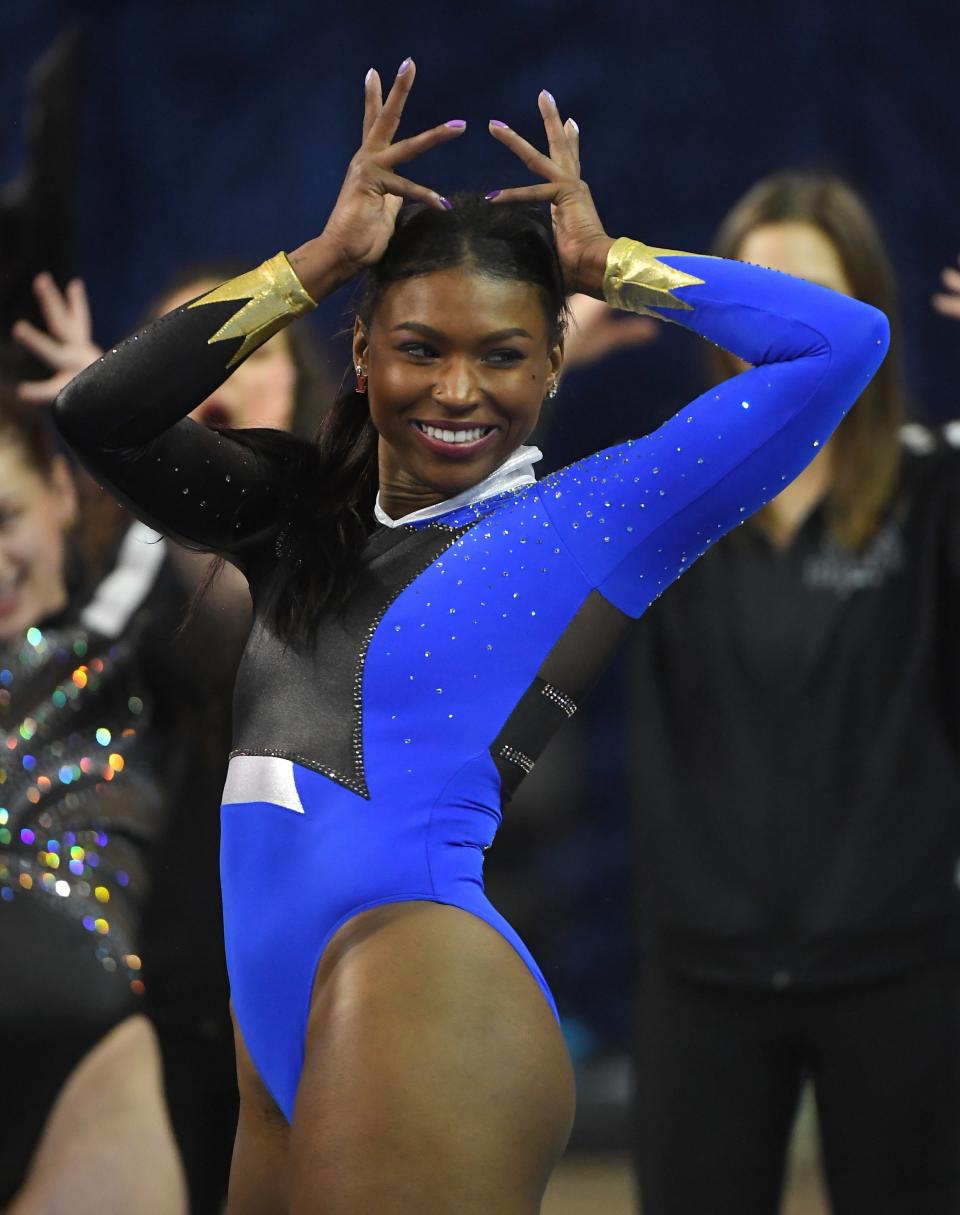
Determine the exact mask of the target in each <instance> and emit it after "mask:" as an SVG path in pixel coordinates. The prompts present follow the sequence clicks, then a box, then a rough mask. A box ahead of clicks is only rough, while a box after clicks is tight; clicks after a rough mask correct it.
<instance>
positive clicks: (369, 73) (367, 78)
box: [363, 68, 373, 85]
mask: <svg viewBox="0 0 960 1215" xmlns="http://www.w3.org/2000/svg"><path fill="white" fill-rule="evenodd" d="M372 79H373V68H370V69H369V70H368V71H367V74H366V76H364V78H363V83H364V84H365V85H367V84H369V83H370V81H371V80H372Z"/></svg>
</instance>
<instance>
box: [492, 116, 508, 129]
mask: <svg viewBox="0 0 960 1215" xmlns="http://www.w3.org/2000/svg"><path fill="white" fill-rule="evenodd" d="M490 125H491V126H492V127H503V128H504V129H505V130H509V129H510V128H509V127H508V126H507V124H506V123H505V122H501V121H500V119H499V118H491V119H490Z"/></svg>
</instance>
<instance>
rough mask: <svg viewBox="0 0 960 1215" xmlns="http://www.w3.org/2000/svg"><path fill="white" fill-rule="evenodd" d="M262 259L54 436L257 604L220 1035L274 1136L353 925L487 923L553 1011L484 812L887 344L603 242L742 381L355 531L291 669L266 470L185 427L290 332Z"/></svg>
mask: <svg viewBox="0 0 960 1215" xmlns="http://www.w3.org/2000/svg"><path fill="white" fill-rule="evenodd" d="M280 261H281V259H280V258H278V259H274V260H273V261H272V262H270V263H267V264H266V266H265V267H264V268H262V270H261V272H260V275H261V277H259V278H258V272H252V273H251V274H250V275H247V276H244V277H243V278H242V279H238V280H234V281H233V282H232V283H231V284H227V285H225V287H223V288H220V289H218V291H216V292H213V293H211V295H209V296H206V297H204V298H203V299H202V300H200V301H195V302H194V304H193V305H191V306H187V307H185V308H181V309H179V310H178V311H176V312H174V313H172V314H170V315H169V316H167V317H164V318H161V319H160V320H159V321H156V322H155V323H154V324H153V325H151V326H149V327H148V328H147V329H146V330H144V331H143V332H141V333H140V334H139V335H137V337H135V338H132V339H130V340H128V341H127V342H125V343H124V344H123V345H122V346H120V347H118V348H117V350H115V351H112V352H111V353H110V354H108V355H107V356H105V358H104V359H103V360H101V362H100V363H99V364H97V365H95V366H94V367H93V368H92V369H90V370H89V371H87V372H86V373H84V374H83V375H82V376H80V377H79V378H78V379H77V380H75V381H74V383H73V384H72V385H71V386H70V387H69V388H68V389H67V390H66V392H65V393H64V394H63V395H62V396H61V398H60V401H59V402H58V405H57V417H58V420H59V424H60V426H61V429H62V430H63V432H64V434H65V436H66V437H67V439H68V440H69V441H70V442H71V444H72V445H73V446H74V447H75V449H76V450H77V451H78V453H79V454H80V456H81V458H82V459H84V461H85V463H86V464H87V465H88V467H89V468H90V469H91V471H93V473H94V475H96V476H97V477H98V478H99V479H100V480H102V481H103V482H104V483H105V484H106V485H108V486H109V487H110V488H112V490H113V492H114V493H116V494H117V496H118V497H120V498H121V499H122V500H123V501H125V502H127V503H128V504H129V505H130V506H131V508H132V509H133V510H134V511H136V512H137V513H138V514H139V515H140V516H141V517H142V518H144V519H145V520H146V521H147V522H149V523H150V524H151V525H152V526H154V527H157V528H158V529H160V530H163V531H165V532H167V533H168V534H170V535H172V536H174V537H175V538H183V539H185V540H186V541H188V542H190V543H193V544H194V545H200V546H203V547H205V548H209V549H212V550H216V551H219V552H222V553H224V554H226V556H227V557H228V558H229V559H230V560H231V561H233V562H234V563H235V564H236V565H237V566H239V568H240V569H242V570H243V571H244V573H245V574H246V576H247V578H248V580H249V582H250V586H251V590H252V593H253V599H254V604H255V611H256V616H255V622H254V626H253V630H252V633H251V636H250V640H249V642H248V645H247V649H246V653H245V656H244V659H243V662H242V664H241V669H240V673H239V676H238V680H237V685H236V695H235V719H234V748H235V750H234V753H233V759H232V762H231V768H230V773H229V776H228V780H227V787H226V789H225V792H224V809H223V823H222V826H223V836H222V865H221V874H222V881H223V893H224V916H225V923H226V936H227V954H228V962H229V968H230V976H231V986H232V994H233V1002H234V1008H235V1010H236V1014H237V1017H238V1020H239V1023H240V1026H241V1029H242V1032H243V1034H244V1038H245V1041H246V1044H247V1046H248V1048H249V1050H250V1053H251V1055H252V1057H253V1059H254V1062H255V1063H256V1065H257V1068H258V1069H259V1071H260V1074H261V1075H262V1077H263V1079H264V1081H265V1082H266V1083H267V1085H268V1086H269V1087H270V1089H271V1091H272V1092H273V1094H274V1096H275V1098H276V1100H277V1102H278V1103H279V1105H280V1106H281V1108H282V1109H283V1110H284V1112H285V1113H286V1115H287V1117H291V1116H292V1110H293V1102H294V1097H295V1094H296V1089H297V1083H298V1079H299V1074H300V1070H301V1066H302V1060H303V1045H304V1031H305V1025H306V1018H307V1013H308V1008H309V1001H310V994H311V988H312V983H313V978H314V974H315V971H316V966H317V963H318V959H319V957H320V955H321V953H322V951H323V949H324V947H325V945H326V943H327V942H328V941H329V939H330V937H331V935H332V934H333V933H334V932H335V931H336V929H337V928H338V926H340V925H341V924H343V923H344V922H345V921H346V920H347V919H349V918H350V917H351V916H353V915H355V914H357V912H358V911H360V910H362V909H364V908H368V907H371V906H375V905H377V904H379V903H385V902H392V901H402V900H411V899H417V900H422V899H425V900H432V901H436V902H440V903H447V904H452V905H454V906H457V907H461V908H463V909H465V910H467V911H469V912H471V913H472V914H474V915H476V916H479V917H480V918H482V919H483V920H485V921H486V922H487V923H488V924H490V925H491V926H492V927H493V928H495V929H496V930H497V931H498V932H500V933H501V934H502V935H503V936H504V937H505V938H506V939H507V940H509V941H510V942H511V944H512V945H513V946H514V948H515V949H516V950H517V951H518V952H519V954H520V955H521V957H522V958H523V959H524V961H525V962H526V964H527V965H528V967H529V968H530V970H531V973H532V974H533V975H534V977H535V979H536V980H537V982H538V983H539V984H540V986H541V988H542V990H543V992H544V995H545V996H546V998H547V999H548V1000H550V1002H551V1006H552V1000H551V997H550V993H549V989H548V988H547V986H546V983H545V981H544V979H543V976H542V975H541V974H540V971H539V970H538V968H537V967H536V964H535V963H534V961H533V959H532V958H531V957H530V954H529V952H528V951H527V950H526V948H525V946H524V945H523V943H522V942H521V941H520V940H519V938H518V937H517V935H516V933H515V932H514V931H513V929H512V928H511V927H510V926H509V925H508V924H507V923H506V921H505V920H504V919H503V918H502V917H501V916H500V915H499V914H498V913H497V912H496V910H495V909H494V908H493V907H492V906H491V905H490V903H489V902H488V901H487V899H486V896H485V894H484V891H483V877H482V866H483V854H484V851H485V850H486V848H488V847H489V845H490V843H491V841H492V840H493V836H494V833H495V831H496V828H497V825H498V823H499V821H500V815H501V806H502V803H503V801H504V800H505V799H506V797H508V796H509V794H510V793H511V792H512V790H513V789H514V788H515V787H516V785H517V784H518V783H519V781H520V780H521V779H522V778H523V775H524V774H525V773H526V772H527V771H529V769H530V768H531V766H532V765H533V763H534V761H535V760H536V758H537V756H538V755H539V754H540V752H541V750H542V748H543V746H544V745H545V743H546V741H547V739H548V738H549V737H550V736H551V735H552V734H553V732H554V731H555V730H556V729H557V727H558V726H559V725H561V724H562V723H563V722H564V721H565V720H566V718H567V717H568V716H569V715H570V714H572V713H573V711H574V709H575V707H576V704H577V702H578V701H579V700H580V699H581V697H582V696H583V695H584V693H585V691H586V689H587V688H588V687H589V685H590V684H591V683H592V682H593V680H594V679H595V678H596V676H597V674H598V673H599V671H600V669H601V668H602V666H603V664H604V662H605V661H606V660H607V658H608V656H609V655H610V653H611V651H612V649H613V647H614V645H615V644H616V642H617V640H618V638H619V637H620V635H621V634H622V632H623V630H624V628H625V627H626V626H627V625H628V623H629V621H630V620H631V619H632V618H635V617H637V616H639V615H640V614H641V613H642V612H643V610H644V609H645V608H646V607H647V605H648V604H649V603H650V602H651V600H652V599H653V598H655V597H656V596H657V595H658V594H659V593H660V592H661V591H662V590H663V589H664V588H665V587H666V586H667V585H669V583H670V582H672V581H673V580H674V579H675V578H676V577H677V576H678V575H679V574H681V573H682V572H683V571H684V569H686V568H687V567H688V566H689V565H690V563H691V562H693V561H695V560H696V558H697V557H698V556H699V555H700V554H701V553H702V552H703V551H704V549H705V548H707V546H709V545H710V544H711V543H712V542H713V541H714V540H716V539H717V538H718V537H720V536H721V535H723V534H724V533H725V532H726V531H728V530H729V529H730V528H732V527H734V526H735V525H736V524H738V523H740V522H742V521H743V520H744V519H745V518H746V517H747V516H748V515H749V514H750V513H752V512H753V511H755V510H756V509H757V508H758V507H759V506H760V505H761V504H762V503H764V502H765V501H767V500H768V499H769V498H771V497H773V496H774V495H775V494H776V493H777V492H778V491H779V490H780V489H781V488H782V487H783V485H784V484H785V483H786V482H788V481H790V480H792V479H793V477H795V476H796V475H797V473H798V472H799V471H800V470H801V469H802V468H803V467H804V466H805V465H806V464H807V463H808V461H809V460H810V459H811V458H812V457H813V456H814V455H815V454H816V450H817V447H818V446H819V445H820V444H821V443H822V442H823V441H825V440H826V439H827V438H828V437H829V435H830V433H831V432H832V430H833V428H834V427H835V426H836V424H837V423H838V422H839V420H840V419H841V417H842V416H843V414H844V412H845V411H846V409H847V408H848V407H849V406H850V404H851V403H852V402H853V401H854V400H855V399H856V398H857V397H858V396H859V395H860V393H861V392H862V391H863V388H864V386H865V385H866V383H867V382H868V380H869V379H870V377H871V376H872V375H873V373H874V371H875V370H876V368H877V366H878V365H879V363H880V361H881V360H882V358H883V354H884V352H885V349H886V341H887V326H886V321H885V318H884V317H883V316H882V315H881V314H879V313H878V312H876V310H875V309H873V308H870V307H868V306H867V305H864V304H862V303H860V302H858V301H856V300H852V299H849V298H847V297H844V296H840V295H836V294H834V293H832V292H830V291H827V290H825V289H823V288H820V287H816V286H812V285H810V284H808V283H804V282H801V281H799V280H797V279H793V278H789V277H787V276H786V275H782V274H777V273H774V272H771V271H767V270H761V269H758V268H757V267H753V266H747V265H743V264H740V263H735V262H727V261H722V260H720V259H713V258H702V257H697V256H692V255H688V254H677V253H667V252H665V251H662V250H660V251H654V250H649V249H647V247H646V246H642V245H638V244H636V243H635V242H623V241H621V242H617V245H615V246H614V253H613V254H612V261H611V262H610V263H608V268H609V267H612V271H611V270H609V269H608V283H609V284H610V288H609V298H611V301H612V302H615V303H618V304H620V305H621V306H624V307H632V308H634V310H638V311H639V310H648V311H651V312H652V313H653V314H654V315H659V316H662V317H665V318H669V319H672V320H676V321H678V322H679V323H681V324H684V325H686V326H688V327H690V328H691V329H694V330H695V331H697V332H699V333H701V334H703V335H704V336H706V337H708V338H710V339H711V340H712V341H714V342H716V343H718V344H719V345H721V346H723V347H725V348H726V349H729V350H732V351H733V352H734V353H736V354H738V355H739V356H740V357H741V358H743V359H745V360H747V361H748V362H750V363H752V364H753V365H754V366H753V368H752V369H751V370H749V371H747V372H745V373H744V374H743V375H740V376H737V377H736V378H734V379H731V380H729V381H727V382H726V383H725V384H723V385H722V386H720V387H719V388H716V389H714V390H711V391H710V392H708V393H706V394H705V395H704V396H702V397H700V398H699V399H697V400H696V401H694V402H692V403H691V404H690V405H688V406H686V407H685V408H684V409H682V410H681V411H680V413H678V414H677V415H676V416H675V417H674V418H672V419H671V420H670V421H669V422H667V423H666V424H665V425H664V426H662V427H661V428H660V429H659V430H657V431H656V432H655V433H654V434H652V435H649V436H647V437H646V438H643V439H639V440H636V441H632V442H628V443H623V444H621V445H619V446H617V447H613V448H610V449H608V450H606V451H602V452H599V453H598V454H596V455H593V456H590V457H589V458H587V459H585V460H581V461H579V462H578V463H576V464H574V465H571V466H570V467H568V468H565V469H563V470H561V471H560V472H558V473H554V474H552V475H551V476H548V477H546V478H545V479H544V480H542V481H540V482H539V483H536V484H533V485H528V486H526V487H524V488H521V489H519V490H517V491H515V492H509V493H505V494H499V495H494V496H492V497H488V498H485V499H483V500H481V501H475V502H473V503H471V504H468V505H467V506H464V507H460V508H457V509H452V510H449V511H447V512H446V513H443V512H441V513H440V514H439V515H438V516H437V517H435V518H432V519H430V520H429V521H426V522H420V523H411V524H409V525H406V526H400V527H397V528H393V529H390V528H386V527H381V528H377V529H374V528H373V525H372V521H371V534H370V537H369V541H368V544H367V548H366V550H365V552H364V554H363V573H362V577H361V580H360V583H359V586H358V588H357V590H356V592H355V594H354V596H353V598H352V600H351V602H350V604H349V606H348V609H347V611H346V612H345V614H344V615H343V616H342V617H338V618H336V619H329V620H325V621H324V622H322V623H321V625H320V628H319V633H318V637H317V641H316V644H315V646H313V647H310V648H306V647H296V646H292V645H291V646H284V645H283V644H282V643H281V641H280V640H279V639H278V637H277V636H276V634H275V633H274V631H273V629H272V628H271V626H270V624H269V621H268V620H267V619H266V616H265V613H264V612H263V610H262V604H263V594H264V588H266V587H267V586H269V582H270V578H271V573H272V571H273V569H274V568H275V556H274V553H275V548H274V546H275V544H276V541H277V536H278V531H279V529H280V528H281V526H282V522H281V520H280V519H279V518H278V517H277V512H276V510H273V511H271V509H270V498H269V494H265V493H264V487H265V486H266V487H268V488H269V487H270V486H271V485H277V484H279V483H280V480H281V479H282V478H283V477H284V466H283V462H282V460H280V459H279V457H276V456H271V455H269V454H268V453H267V452H266V451H263V452H260V451H257V450H256V449H251V447H250V446H249V445H241V444H239V443H237V442H235V441H232V440H231V438H230V437H229V435H218V434H215V433H212V432H210V431H207V430H205V429H204V428H203V427H201V426H198V425H196V424H195V423H193V422H191V421H190V420H188V419H185V418H184V415H185V414H186V413H187V412H188V411H189V410H190V409H192V408H193V407H194V406H195V405H196V404H197V403H198V402H199V401H200V400H202V399H203V397H204V396H205V395H207V394H208V393H209V392H210V391H212V389H213V388H214V387H215V386H216V384H217V383H218V382H219V381H220V380H222V379H223V378H224V376H225V374H226V370H225V364H226V362H227V360H228V359H230V358H231V356H233V361H235V360H236V357H237V355H236V352H238V351H244V352H245V351H246V349H248V348H252V347H253V345H255V344H256V339H257V336H258V335H262V334H264V333H267V332H269V331H272V330H271V328H270V327H271V325H272V329H273V330H275V329H276V328H277V323H276V317H277V316H279V315H280V314H281V313H282V312H283V311H284V309H283V308H281V307H277V308H275V310H274V318H273V320H271V319H270V316H269V315H268V314H269V309H268V308H267V304H266V301H267V299H268V297H270V296H271V295H272V296H273V298H274V299H277V298H280V297H283V296H284V293H286V295H287V298H289V299H290V300H291V301H293V297H294V296H295V295H296V290H297V288H298V287H299V284H297V283H296V281H295V279H294V282H293V285H291V284H290V279H291V278H293V276H292V272H291V271H289V267H288V266H286V263H285V262H284V263H283V265H282V266H281V265H279V263H280ZM264 283H266V286H264ZM301 290H302V289H301ZM248 300H249V301H250V302H249V304H247V303H246V301H248ZM245 309H249V313H250V317H251V320H250V322H249V323H248V324H245V323H244V321H243V314H244V310H245ZM289 312H290V308H286V314H287V315H289Z"/></svg>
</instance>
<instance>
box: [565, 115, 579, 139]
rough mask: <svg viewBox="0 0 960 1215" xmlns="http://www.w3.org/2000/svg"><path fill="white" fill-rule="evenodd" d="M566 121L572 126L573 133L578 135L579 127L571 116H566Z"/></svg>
mask: <svg viewBox="0 0 960 1215" xmlns="http://www.w3.org/2000/svg"><path fill="white" fill-rule="evenodd" d="M567 122H569V123H570V125H571V126H572V127H573V131H574V134H575V135H579V134H580V128H579V126H578V125H577V123H576V121H575V120H574V119H573V118H568V119H567Z"/></svg>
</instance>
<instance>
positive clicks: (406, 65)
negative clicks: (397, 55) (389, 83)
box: [397, 55, 413, 76]
mask: <svg viewBox="0 0 960 1215" xmlns="http://www.w3.org/2000/svg"><path fill="white" fill-rule="evenodd" d="M411 63H413V60H412V59H411V58H410V56H409V55H408V56H407V57H406V59H404V61H403V63H401V64H400V66H399V68H398V69H397V75H398V76H402V75H403V74H404V72H406V71H408V70H409V68H410V64H411Z"/></svg>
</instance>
